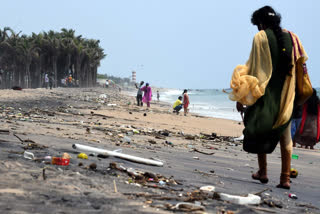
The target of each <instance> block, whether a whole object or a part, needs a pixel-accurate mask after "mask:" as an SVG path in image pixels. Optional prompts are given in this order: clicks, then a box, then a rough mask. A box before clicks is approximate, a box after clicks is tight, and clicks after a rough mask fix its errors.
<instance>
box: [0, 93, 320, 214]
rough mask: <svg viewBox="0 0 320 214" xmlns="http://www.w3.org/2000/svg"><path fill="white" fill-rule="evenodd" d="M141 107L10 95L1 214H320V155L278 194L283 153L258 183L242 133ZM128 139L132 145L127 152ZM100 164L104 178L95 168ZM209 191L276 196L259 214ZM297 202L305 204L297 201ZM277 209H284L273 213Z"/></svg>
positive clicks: (1, 98) (158, 107) (308, 156)
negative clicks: (140, 175) (48, 160)
mask: <svg viewBox="0 0 320 214" xmlns="http://www.w3.org/2000/svg"><path fill="white" fill-rule="evenodd" d="M101 94H105V95H106V98H104V96H100V95H101ZM99 96H100V97H101V98H99ZM134 103H135V98H134V97H129V96H127V95H126V93H125V92H123V93H119V92H118V91H113V90H112V89H104V88H89V89H79V88H71V89H65V88H59V89H53V90H46V89H30V90H23V91H13V90H1V93H0V104H1V114H0V123H1V130H3V131H0V146H1V150H0V159H1V164H0V172H1V173H0V196H1V200H0V210H1V213H133V212H137V213H168V212H173V211H176V210H174V209H173V205H175V204H177V203H179V202H181V201H188V202H191V203H194V201H198V202H200V203H201V205H202V206H203V207H204V211H205V212H207V213H223V212H227V211H230V212H229V213H232V212H231V211H233V212H234V213H264V212H268V213H270V212H275V213H300V212H301V213H319V212H320V210H319V209H318V208H319V207H320V196H319V195H320V194H319V186H320V179H319V178H320V174H319V173H315V172H319V166H320V161H319V160H320V159H319V156H320V153H319V150H306V149H299V148H295V149H294V153H295V154H298V155H299V159H298V160H293V163H292V165H293V167H294V168H296V169H298V171H299V176H298V178H296V179H292V182H293V183H292V188H291V190H290V191H287V190H282V189H277V188H275V186H276V185H277V184H278V181H279V175H280V164H281V162H280V152H279V148H277V149H276V151H275V152H274V153H273V154H272V155H270V156H269V157H268V161H269V162H268V163H269V165H268V167H269V180H270V181H269V183H268V184H266V185H262V184H260V183H258V182H256V181H253V180H252V179H251V178H250V175H251V173H252V172H254V171H256V169H257V163H256V157H255V155H252V154H247V153H245V152H243V151H242V145H241V143H240V142H232V138H233V137H238V136H240V135H241V131H242V129H243V125H242V124H241V123H240V124H239V123H238V122H236V121H231V120H223V119H215V118H208V117H202V116H198V115H191V114H190V115H188V116H187V117H185V116H183V114H182V113H180V115H175V114H172V112H171V107H170V105H168V104H165V103H157V102H152V104H151V109H149V110H146V108H145V107H138V106H136V105H134ZM108 104H109V105H108ZM110 104H116V105H110ZM137 131H138V132H137ZM133 132H136V133H135V134H133ZM212 133H214V134H212ZM126 135H129V138H130V139H131V142H130V143H126V142H124V139H123V137H124V136H126ZM168 142H170V143H168ZM34 143H35V144H34ZM74 143H79V144H85V145H90V146H95V147H99V148H104V149H108V150H115V149H122V152H123V153H125V154H131V155H136V156H139V157H145V158H155V159H160V160H163V161H164V166H163V167H156V166H149V165H144V164H139V163H134V162H130V161H127V160H123V159H119V158H115V157H108V158H100V157H97V156H96V154H93V156H89V158H88V160H83V159H78V158H77V155H78V153H79V152H78V151H76V150H74V149H72V144H74ZM25 150H26V151H30V152H33V153H34V154H35V156H38V157H43V156H46V155H51V156H61V155H62V154H63V153H64V152H67V153H69V154H70V155H71V160H70V165H69V166H57V165H51V164H45V163H42V162H36V161H32V160H28V159H25V158H24V157H23V152H24V151H25ZM199 151H200V152H203V153H207V154H203V153H199ZM212 153H214V154H212ZM209 154H210V155H209ZM88 155H89V153H88ZM92 163H96V165H97V168H96V169H90V168H89V165H90V164H92ZM110 163H116V165H117V166H120V165H122V166H123V167H125V168H133V169H136V170H140V171H144V172H152V173H153V174H158V175H159V176H157V177H165V178H166V180H168V181H169V180H170V178H171V180H173V181H175V182H171V183H170V182H168V183H166V184H165V185H164V186H161V185H160V184H159V183H158V182H155V180H147V181H141V180H140V181H139V180H138V179H137V178H133V177H132V176H130V175H128V173H127V172H124V171H121V170H118V169H114V168H110ZM79 165H80V166H79ZM43 171H45V172H44V174H43ZM44 178H45V179H44ZM114 182H115V183H116V187H117V192H115V187H114ZM204 185H213V186H215V187H216V191H217V192H223V193H229V194H236V195H245V194H248V193H257V192H259V191H261V190H264V189H266V188H269V189H268V190H267V191H266V192H264V193H262V194H261V196H262V199H263V200H264V201H265V202H263V203H261V204H260V205H259V206H241V205H236V204H232V203H228V202H225V201H222V200H219V199H216V198H215V197H213V196H204V195H202V193H201V194H200V193H199V188H200V187H201V186H204ZM289 193H294V194H296V195H297V196H298V199H296V200H294V199H290V198H289V197H288V194H289ZM270 200H271V201H274V202H279V203H281V205H282V208H279V207H270V206H269V205H268V204H267V203H268V201H270ZM269 204H270V203H269ZM271 204H272V203H271ZM193 212H203V211H193Z"/></svg>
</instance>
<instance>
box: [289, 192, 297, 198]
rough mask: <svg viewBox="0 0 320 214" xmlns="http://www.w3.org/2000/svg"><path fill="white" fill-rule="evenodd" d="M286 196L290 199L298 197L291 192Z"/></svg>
mask: <svg viewBox="0 0 320 214" xmlns="http://www.w3.org/2000/svg"><path fill="white" fill-rule="evenodd" d="M288 196H289V198H292V199H298V197H297V196H296V195H295V194H292V193H290V194H289V195H288Z"/></svg>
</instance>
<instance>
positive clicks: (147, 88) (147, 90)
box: [141, 83, 152, 108]
mask: <svg viewBox="0 0 320 214" xmlns="http://www.w3.org/2000/svg"><path fill="white" fill-rule="evenodd" d="M141 91H143V92H144V94H143V98H142V102H144V103H147V107H148V108H150V102H151V100H152V90H151V87H150V86H149V83H146V85H145V86H144V87H142V88H141Z"/></svg>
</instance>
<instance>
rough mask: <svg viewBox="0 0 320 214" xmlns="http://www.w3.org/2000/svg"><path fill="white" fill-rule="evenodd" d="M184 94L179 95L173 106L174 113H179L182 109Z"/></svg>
mask: <svg viewBox="0 0 320 214" xmlns="http://www.w3.org/2000/svg"><path fill="white" fill-rule="evenodd" d="M181 100H182V96H179V97H178V99H177V100H176V101H175V102H174V104H173V106H172V108H173V113H177V114H179V111H180V110H181V109H182V102H181Z"/></svg>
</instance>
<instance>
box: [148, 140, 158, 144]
mask: <svg viewBox="0 0 320 214" xmlns="http://www.w3.org/2000/svg"><path fill="white" fill-rule="evenodd" d="M148 142H149V143H151V144H157V142H156V141H155V140H148Z"/></svg>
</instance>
